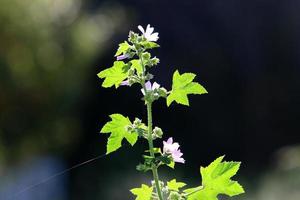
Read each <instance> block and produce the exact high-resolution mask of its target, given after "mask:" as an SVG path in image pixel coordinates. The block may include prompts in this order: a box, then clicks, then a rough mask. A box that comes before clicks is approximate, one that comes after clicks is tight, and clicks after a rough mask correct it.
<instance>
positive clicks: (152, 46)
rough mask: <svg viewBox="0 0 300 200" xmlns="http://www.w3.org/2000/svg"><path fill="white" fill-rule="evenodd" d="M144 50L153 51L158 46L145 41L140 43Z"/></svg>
mask: <svg viewBox="0 0 300 200" xmlns="http://www.w3.org/2000/svg"><path fill="white" fill-rule="evenodd" d="M141 44H142V45H143V46H144V47H145V48H146V49H153V48H157V47H159V44H157V43H155V42H150V41H145V42H142V43H141Z"/></svg>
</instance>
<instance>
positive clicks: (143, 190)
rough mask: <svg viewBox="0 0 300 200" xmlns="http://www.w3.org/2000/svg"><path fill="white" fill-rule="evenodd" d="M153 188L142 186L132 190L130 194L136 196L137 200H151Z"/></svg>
mask: <svg viewBox="0 0 300 200" xmlns="http://www.w3.org/2000/svg"><path fill="white" fill-rule="evenodd" d="M152 191H153V188H152V187H149V186H148V185H144V184H142V187H140V188H134V189H131V190H130V192H131V193H132V194H134V195H136V199H135V200H150V199H151V195H152Z"/></svg>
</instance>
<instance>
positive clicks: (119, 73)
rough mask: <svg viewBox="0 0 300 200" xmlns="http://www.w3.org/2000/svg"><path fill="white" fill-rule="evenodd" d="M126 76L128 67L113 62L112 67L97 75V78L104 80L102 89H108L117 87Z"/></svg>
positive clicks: (121, 62)
mask: <svg viewBox="0 0 300 200" xmlns="http://www.w3.org/2000/svg"><path fill="white" fill-rule="evenodd" d="M127 76H128V65H126V64H125V63H124V62H123V61H115V62H114V65H113V66H112V67H110V68H108V69H105V70H103V71H101V72H100V73H98V77H99V78H105V79H104V81H103V83H102V87H105V88H108V87H111V86H113V85H115V87H116V88H118V87H119V85H120V83H122V81H124V80H125V79H126V78H127Z"/></svg>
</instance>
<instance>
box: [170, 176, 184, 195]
mask: <svg viewBox="0 0 300 200" xmlns="http://www.w3.org/2000/svg"><path fill="white" fill-rule="evenodd" d="M167 186H168V188H169V189H170V190H174V191H177V192H178V191H179V189H180V188H182V187H184V186H186V184H185V183H183V182H177V181H176V179H173V180H171V181H168V182H167Z"/></svg>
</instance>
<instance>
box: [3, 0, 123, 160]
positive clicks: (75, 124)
mask: <svg viewBox="0 0 300 200" xmlns="http://www.w3.org/2000/svg"><path fill="white" fill-rule="evenodd" d="M84 3H87V2H84V1H80V0H35V1H33V0H31V1H24V0H2V1H1V2H0V27H1V28H0V44H1V45H0V166H3V165H5V163H8V162H11V161H13V160H19V159H21V158H26V157H27V156H28V155H31V156H32V155H36V154H40V153H43V152H49V151H51V152H52V153H55V152H58V153H68V150H69V149H71V148H70V145H74V144H76V142H77V141H78V140H79V138H80V135H82V134H81V133H82V127H81V122H80V121H79V118H78V110H79V109H80V108H78V106H79V102H80V101H81V100H82V98H83V97H84V93H85V91H86V88H85V87H86V79H87V77H90V73H91V70H92V67H91V66H92V65H91V64H92V62H94V61H95V59H96V58H98V57H99V56H101V53H102V52H104V50H105V47H106V44H107V42H109V39H110V38H111V36H112V35H113V34H114V33H116V32H117V31H119V30H120V28H119V27H121V26H120V25H121V24H122V25H124V20H125V18H126V16H125V12H124V10H123V9H122V8H121V7H120V6H118V5H112V4H103V5H102V6H100V9H98V10H96V11H93V14H91V13H88V12H87V11H86V10H85V9H84V6H85V5H84Z"/></svg>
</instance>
